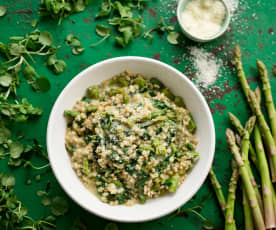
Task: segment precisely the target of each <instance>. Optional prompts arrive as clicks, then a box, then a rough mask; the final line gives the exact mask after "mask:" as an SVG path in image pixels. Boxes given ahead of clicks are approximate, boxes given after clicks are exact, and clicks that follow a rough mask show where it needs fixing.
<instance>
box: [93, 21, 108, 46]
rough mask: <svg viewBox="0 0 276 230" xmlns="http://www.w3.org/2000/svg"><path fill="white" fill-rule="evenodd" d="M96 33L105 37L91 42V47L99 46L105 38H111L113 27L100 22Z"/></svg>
mask: <svg viewBox="0 0 276 230" xmlns="http://www.w3.org/2000/svg"><path fill="white" fill-rule="evenodd" d="M96 33H97V34H98V35H99V36H101V37H103V38H102V39H101V40H99V41H98V42H95V43H93V44H91V45H90V47H94V46H97V45H99V44H101V43H102V42H103V41H104V40H106V39H107V38H109V37H110V35H111V34H110V33H111V28H110V27H109V26H105V25H100V24H98V25H96Z"/></svg>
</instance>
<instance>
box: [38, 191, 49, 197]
mask: <svg viewBox="0 0 276 230" xmlns="http://www.w3.org/2000/svg"><path fill="white" fill-rule="evenodd" d="M36 195H37V196H45V195H47V192H45V191H43V190H38V191H36Z"/></svg>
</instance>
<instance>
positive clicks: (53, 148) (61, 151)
mask: <svg viewBox="0 0 276 230" xmlns="http://www.w3.org/2000/svg"><path fill="white" fill-rule="evenodd" d="M125 69H129V70H132V71H133V72H136V73H141V74H143V75H145V76H148V77H156V78H158V79H159V80H161V81H162V82H163V83H164V84H165V85H166V86H167V87H168V88H169V89H171V90H172V92H173V93H174V94H175V95H179V96H181V97H182V98H183V99H184V102H185V104H186V106H187V108H188V109H189V110H190V112H191V113H192V115H193V117H194V120H195V122H196V124H197V131H196V135H197V137H198V140H199V144H198V147H197V151H199V152H200V158H199V160H198V162H197V163H196V165H195V167H194V168H193V169H192V170H191V171H190V173H189V175H188V176H187V178H186V179H185V180H184V182H183V184H182V185H181V186H180V187H179V188H178V189H177V191H176V193H174V194H167V195H164V196H162V197H160V198H156V199H152V200H148V201H147V202H146V203H145V204H143V205H140V204H137V205H134V206H131V207H128V206H124V205H120V206H111V205H108V204H105V203H103V202H101V201H100V200H99V199H98V198H97V197H96V196H95V195H93V194H91V193H90V192H89V191H88V190H87V189H86V188H85V187H84V186H83V185H82V183H81V182H80V180H79V179H78V177H77V176H76V174H75V172H74V171H73V169H72V167H71V163H70V159H69V155H68V153H67V152H66V149H65V146H64V137H65V129H66V121H65V118H64V116H63V111H64V110H66V109H71V108H72V107H73V105H74V104H75V102H76V101H77V100H78V99H80V98H81V97H82V96H83V95H84V93H85V90H86V88H87V87H88V86H90V85H95V84H99V83H101V82H102V81H104V80H106V79H108V78H110V77H112V76H114V75H115V74H118V73H120V72H122V71H124V70H125ZM214 149H215V130H214V123H213V119H212V116H211V113H210V110H209V107H208V105H207V103H206V101H205V99H204V97H203V96H202V94H201V93H200V92H199V90H198V89H197V88H196V87H195V86H194V84H193V83H192V82H191V81H190V80H189V79H188V78H187V77H186V76H184V75H183V74H182V73H181V72H179V71H178V70H176V69H174V68H172V67H171V66H169V65H167V64H165V63H162V62H159V61H156V60H153V59H149V58H143V57H119V58H113V59H109V60H106V61H102V62H100V63H97V64H95V65H92V66H90V67H88V68H87V69H85V70H84V71H82V72H81V73H79V74H78V75H77V76H76V77H75V78H74V79H72V80H71V81H70V82H69V84H68V85H67V86H66V87H65V88H64V90H63V91H62V93H61V94H60V95H59V97H58V99H57V100H56V102H55V104H54V107H53V109H52V112H51V114H50V118H49V122H48V128H47V150H48V154H49V159H50V163H51V167H52V169H53V172H54V174H55V176H56V178H57V180H58V182H59V183H60V185H61V186H62V188H63V189H64V190H65V192H66V193H67V194H68V195H69V196H70V197H71V198H72V199H73V200H74V201H76V202H77V203H78V204H79V205H80V206H81V207H83V208H84V209H86V210H87V211H89V212H91V213H93V214H96V215H98V216H101V217H103V218H106V219H110V220H114V221H121V222H141V221H148V220H152V219H156V218H159V217H161V216H164V215H166V214H168V213H170V212H172V211H174V210H176V209H177V208H179V207H180V206H182V205H183V204H184V203H186V202H187V201H188V200H189V199H191V198H192V196H193V195H194V194H195V193H196V192H197V191H198V189H199V188H200V186H201V185H202V183H203V182H204V180H205V179H206V176H207V175H208V172H209V170H210V167H211V164H212V161H213V157H214Z"/></svg>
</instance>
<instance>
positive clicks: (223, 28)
mask: <svg viewBox="0 0 276 230" xmlns="http://www.w3.org/2000/svg"><path fill="white" fill-rule="evenodd" d="M190 1H192V0H180V1H179V2H178V6H177V20H178V23H179V25H180V27H181V29H182V32H183V33H184V34H185V35H186V36H187V37H188V38H189V39H191V40H193V41H196V42H209V41H212V40H214V39H216V38H218V37H220V36H221V35H222V34H223V33H224V32H225V31H226V30H227V28H228V26H229V23H230V18H231V13H230V10H229V6H228V4H227V3H226V2H225V0H220V1H221V2H222V3H223V4H224V6H225V10H226V14H225V18H224V21H223V23H222V26H221V28H220V31H219V32H218V33H216V34H215V35H213V36H210V37H206V38H202V37H197V36H195V35H193V34H191V33H190V32H189V31H188V30H186V28H185V27H184V25H183V23H181V13H182V12H183V10H184V8H185V7H186V5H187V4H188V3H189V2H190Z"/></svg>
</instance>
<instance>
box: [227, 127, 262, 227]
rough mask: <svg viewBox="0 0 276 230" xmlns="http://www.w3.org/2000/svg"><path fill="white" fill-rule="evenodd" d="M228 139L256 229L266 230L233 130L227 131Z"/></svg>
mask: <svg viewBox="0 0 276 230" xmlns="http://www.w3.org/2000/svg"><path fill="white" fill-rule="evenodd" d="M226 139H227V142H228V144H229V147H230V149H231V152H232V154H233V155H234V157H235V160H236V162H237V164H238V167H239V171H240V175H241V179H242V182H243V184H244V187H245V190H246V194H247V197H248V200H249V205H250V207H251V210H252V216H253V217H254V221H255V226H256V229H257V230H264V229H265V225H264V220H263V216H262V212H261V209H260V207H259V205H258V200H257V197H256V193H255V190H254V188H253V186H252V184H251V183H250V177H249V175H248V172H247V170H246V168H245V165H244V162H243V160H242V157H241V155H240V151H239V148H238V147H237V145H236V143H235V135H234V133H233V131H232V130H231V129H227V130H226Z"/></svg>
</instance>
